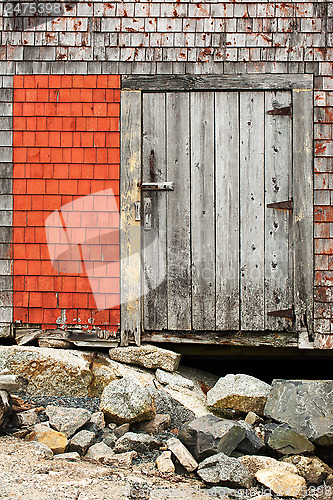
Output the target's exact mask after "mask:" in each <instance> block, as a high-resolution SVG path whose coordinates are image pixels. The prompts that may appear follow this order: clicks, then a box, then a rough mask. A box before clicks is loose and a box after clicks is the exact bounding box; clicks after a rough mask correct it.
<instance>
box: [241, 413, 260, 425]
mask: <svg viewBox="0 0 333 500" xmlns="http://www.w3.org/2000/svg"><path fill="white" fill-rule="evenodd" d="M244 420H245V422H246V423H247V424H250V425H255V424H259V423H260V422H262V421H263V420H262V418H260V417H259V415H257V414H256V413H254V412H253V411H249V413H248V414H247V415H246V417H245V419H244Z"/></svg>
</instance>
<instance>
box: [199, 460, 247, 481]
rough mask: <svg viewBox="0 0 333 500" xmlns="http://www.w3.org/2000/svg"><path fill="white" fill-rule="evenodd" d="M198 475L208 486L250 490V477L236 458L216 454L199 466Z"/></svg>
mask: <svg viewBox="0 0 333 500" xmlns="http://www.w3.org/2000/svg"><path fill="white" fill-rule="evenodd" d="M197 473H198V475H199V476H200V477H201V479H203V481H205V482H206V483H208V484H216V485H221V486H222V485H225V486H230V487H235V488H237V487H241V488H250V487H251V486H252V476H251V474H250V472H249V471H248V469H247V468H246V467H244V465H243V464H242V463H241V462H239V460H238V459H237V458H232V457H228V456H227V455H225V454H224V453H218V454H217V455H213V456H211V457H208V458H206V459H205V460H204V461H203V462H201V464H199V467H198V470H197Z"/></svg>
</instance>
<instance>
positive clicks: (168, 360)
mask: <svg viewBox="0 0 333 500" xmlns="http://www.w3.org/2000/svg"><path fill="white" fill-rule="evenodd" d="M109 356H110V358H111V359H113V360H115V361H120V362H121V363H129V364H133V365H136V366H143V367H144V368H151V369H157V368H162V369H163V370H167V371H168V372H174V371H175V370H177V368H178V366H179V362H180V359H181V354H178V353H176V352H173V351H168V350H166V349H161V348H160V347H156V346H152V345H142V346H140V347H116V348H115V349H110V351H109Z"/></svg>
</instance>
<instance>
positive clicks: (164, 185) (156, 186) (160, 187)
mask: <svg viewBox="0 0 333 500" xmlns="http://www.w3.org/2000/svg"><path fill="white" fill-rule="evenodd" d="M138 187H140V188H141V189H142V190H143V191H173V190H174V189H175V183H174V182H139V183H138Z"/></svg>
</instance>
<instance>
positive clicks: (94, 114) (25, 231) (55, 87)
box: [13, 75, 120, 334]
mask: <svg viewBox="0 0 333 500" xmlns="http://www.w3.org/2000/svg"><path fill="white" fill-rule="evenodd" d="M119 116H120V78H119V76H117V75H88V76H83V75H73V76H72V75H50V76H49V75H38V76H33V75H27V76H15V77H14V111H13V128H14V137H13V144H14V151H13V156H14V181H13V182H14V184H13V193H14V216H13V226H14V237H13V239H14V245H13V248H14V321H16V322H20V323H22V324H25V323H30V324H37V325H43V327H44V328H58V327H59V326H62V327H64V328H66V327H68V326H75V325H79V326H80V327H82V328H83V329H91V328H93V327H99V328H100V329H102V330H106V332H107V334H108V332H111V333H112V332H116V331H117V329H118V325H119V303H120V301H119V220H118V219H119V217H118V212H117V205H118V206H119V199H118V198H119V170H120V165H119V163H120V137H119ZM110 190H112V192H113V193H114V195H115V196H114V197H113V200H114V201H115V205H113V206H112V207H111V208H110V207H107V208H105V203H106V202H105V199H104V198H105V197H104V198H102V197H101V196H98V197H97V198H96V197H95V196H90V195H93V194H94V193H97V192H102V191H106V192H107V193H110V192H111V191H110ZM96 199H97V200H98V206H96V203H97V202H96ZM94 200H95V201H94ZM94 203H95V206H94ZM89 204H90V205H89ZM65 205H66V206H67V207H72V208H71V210H72V213H71V215H69V214H68V213H67V212H66V210H68V208H67V209H66V207H64V206H65ZM88 205H89V206H88ZM101 207H104V208H101ZM54 211H58V212H56V214H58V215H57V217H58V219H57V220H58V221H64V220H65V219H66V221H65V226H61V224H62V222H61V223H60V222H59V227H58V229H57V230H59V231H61V232H62V236H61V237H59V238H60V239H61V238H64V237H65V236H64V235H66V234H67V237H70V238H73V239H74V241H73V242H72V243H73V244H72V245H68V243H69V242H68V241H67V240H66V241H65V240H64V241H60V242H59V244H60V245H63V247H59V248H58V247H57V248H56V247H54V250H55V255H58V253H59V252H60V254H61V249H63V252H62V254H61V255H62V256H61V257H59V255H60V254H59V255H58V257H57V258H60V260H61V259H62V260H61V262H60V264H59V262H58V263H55V262H54V261H51V258H50V257H52V256H50V252H51V253H52V252H53V250H52V249H51V250H50V248H51V247H50V245H48V240H47V231H46V229H45V223H46V220H47V218H48V217H49V216H50V215H51V214H52V213H53V212H54ZM80 211H81V212H82V214H84V215H82V214H81V215H80V213H81V212H80ZM59 214H60V215H59ZM89 221H90V222H89ZM66 223H67V224H69V226H70V227H67V226H66ZM75 226H77V227H75ZM98 227H103V228H104V229H105V227H108V228H109V230H110V231H109V233H110V234H109V235H108V234H103V235H102V233H101V231H100V232H98ZM51 229H52V228H51ZM104 233H105V231H104ZM87 241H90V243H89V245H87V244H86V243H87ZM70 243H71V242H70ZM81 247H82V248H81ZM66 249H67V250H66ZM57 252H58V253H57ZM88 254H89V255H88ZM90 254H91V255H90ZM110 305H111V307H110Z"/></svg>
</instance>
